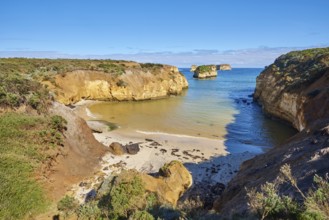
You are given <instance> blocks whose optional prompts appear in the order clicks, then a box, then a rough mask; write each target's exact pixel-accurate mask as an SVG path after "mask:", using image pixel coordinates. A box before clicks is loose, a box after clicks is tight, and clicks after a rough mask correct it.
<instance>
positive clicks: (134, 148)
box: [125, 143, 140, 154]
mask: <svg viewBox="0 0 329 220" xmlns="http://www.w3.org/2000/svg"><path fill="white" fill-rule="evenodd" d="M125 148H126V151H127V153H128V154H137V153H138V152H139V150H140V148H139V144H137V143H135V144H128V145H126V146H125Z"/></svg>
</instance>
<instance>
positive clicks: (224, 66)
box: [216, 64, 232, 71]
mask: <svg viewBox="0 0 329 220" xmlns="http://www.w3.org/2000/svg"><path fill="white" fill-rule="evenodd" d="M216 68H217V70H222V71H227V70H232V67H231V65H230V64H220V65H217V66H216Z"/></svg>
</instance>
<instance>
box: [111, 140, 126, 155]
mask: <svg viewBox="0 0 329 220" xmlns="http://www.w3.org/2000/svg"><path fill="white" fill-rule="evenodd" d="M110 151H111V153H112V154H114V155H123V154H124V153H126V150H125V148H124V147H123V146H122V144H120V143H118V142H113V143H112V144H110Z"/></svg>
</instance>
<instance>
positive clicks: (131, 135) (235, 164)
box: [72, 106, 255, 202]
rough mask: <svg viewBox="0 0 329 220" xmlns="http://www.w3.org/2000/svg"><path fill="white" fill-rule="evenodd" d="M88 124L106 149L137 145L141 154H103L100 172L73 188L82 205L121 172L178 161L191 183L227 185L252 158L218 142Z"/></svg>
mask: <svg viewBox="0 0 329 220" xmlns="http://www.w3.org/2000/svg"><path fill="white" fill-rule="evenodd" d="M75 111H76V112H77V113H78V114H79V115H80V116H82V117H83V118H84V119H86V120H88V119H89V120H90V119H91V120H94V119H95V116H94V115H92V114H90V112H89V111H88V108H87V107H86V106H79V107H78V108H77V109H76V110H75ZM96 118H97V117H96ZM91 124H92V127H93V128H95V127H97V130H103V131H104V132H103V133H94V136H95V138H96V139H97V140H98V141H99V142H101V143H103V144H104V145H105V146H109V145H110V144H111V143H112V142H119V143H121V144H123V145H125V144H129V143H139V144H140V151H139V152H138V153H137V154H136V155H123V156H114V155H112V154H111V153H108V154H107V155H105V156H104V157H103V158H102V162H101V167H102V168H101V170H100V171H99V172H97V173H95V176H94V177H93V178H90V179H88V180H84V181H83V183H84V184H82V185H84V186H82V187H81V186H78V185H76V186H74V187H73V188H72V193H73V195H75V196H76V198H78V199H79V200H80V201H81V202H82V201H83V200H84V199H85V196H86V194H87V193H88V192H90V191H91V190H92V189H93V188H95V187H96V186H97V185H99V184H100V183H101V182H102V180H103V179H104V178H106V177H108V176H110V175H111V174H112V173H113V172H120V171H121V170H122V169H136V170H138V171H140V172H144V173H154V172H157V171H158V170H159V168H160V167H162V166H163V165H164V164H165V163H168V162H170V161H172V160H178V161H181V162H182V163H184V165H185V166H186V167H187V169H188V170H189V171H190V172H191V174H192V176H193V181H194V182H205V183H210V184H214V183H217V182H220V183H223V184H227V183H228V182H229V181H230V180H231V179H232V178H233V176H234V175H235V173H236V172H237V171H238V169H239V167H240V165H241V163H242V162H243V161H245V160H248V159H250V158H252V157H254V156H255V154H254V153H250V152H244V153H237V154H230V153H229V152H227V151H226V148H225V146H224V140H220V139H209V138H202V137H192V136H186V135H174V134H166V133H150V132H141V131H123V130H121V129H118V130H114V131H110V132H108V131H107V130H108V128H107V126H105V125H104V124H102V123H100V122H92V123H91ZM146 139H147V140H146ZM151 140H152V141H151Z"/></svg>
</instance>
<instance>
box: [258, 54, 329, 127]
mask: <svg viewBox="0 0 329 220" xmlns="http://www.w3.org/2000/svg"><path fill="white" fill-rule="evenodd" d="M328 85H329V48H324V49H311V50H305V51H299V52H291V53H288V54H286V55H282V56H280V57H279V58H278V59H277V60H275V62H274V63H273V64H272V65H270V66H268V67H267V68H266V69H265V70H264V71H263V72H262V73H261V74H260V75H259V76H258V77H257V80H256V90H255V94H254V98H255V100H257V101H258V103H260V104H261V105H262V107H263V110H264V112H265V113H266V114H268V115H271V116H274V117H277V118H280V119H283V120H285V121H288V122H289V123H291V124H292V125H293V126H294V127H295V128H296V129H298V130H299V131H301V130H303V129H304V128H305V127H307V126H308V125H310V124H311V123H313V122H314V121H316V120H318V119H321V118H324V117H328V116H329V111H327V109H328V108H329V88H328Z"/></svg>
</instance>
